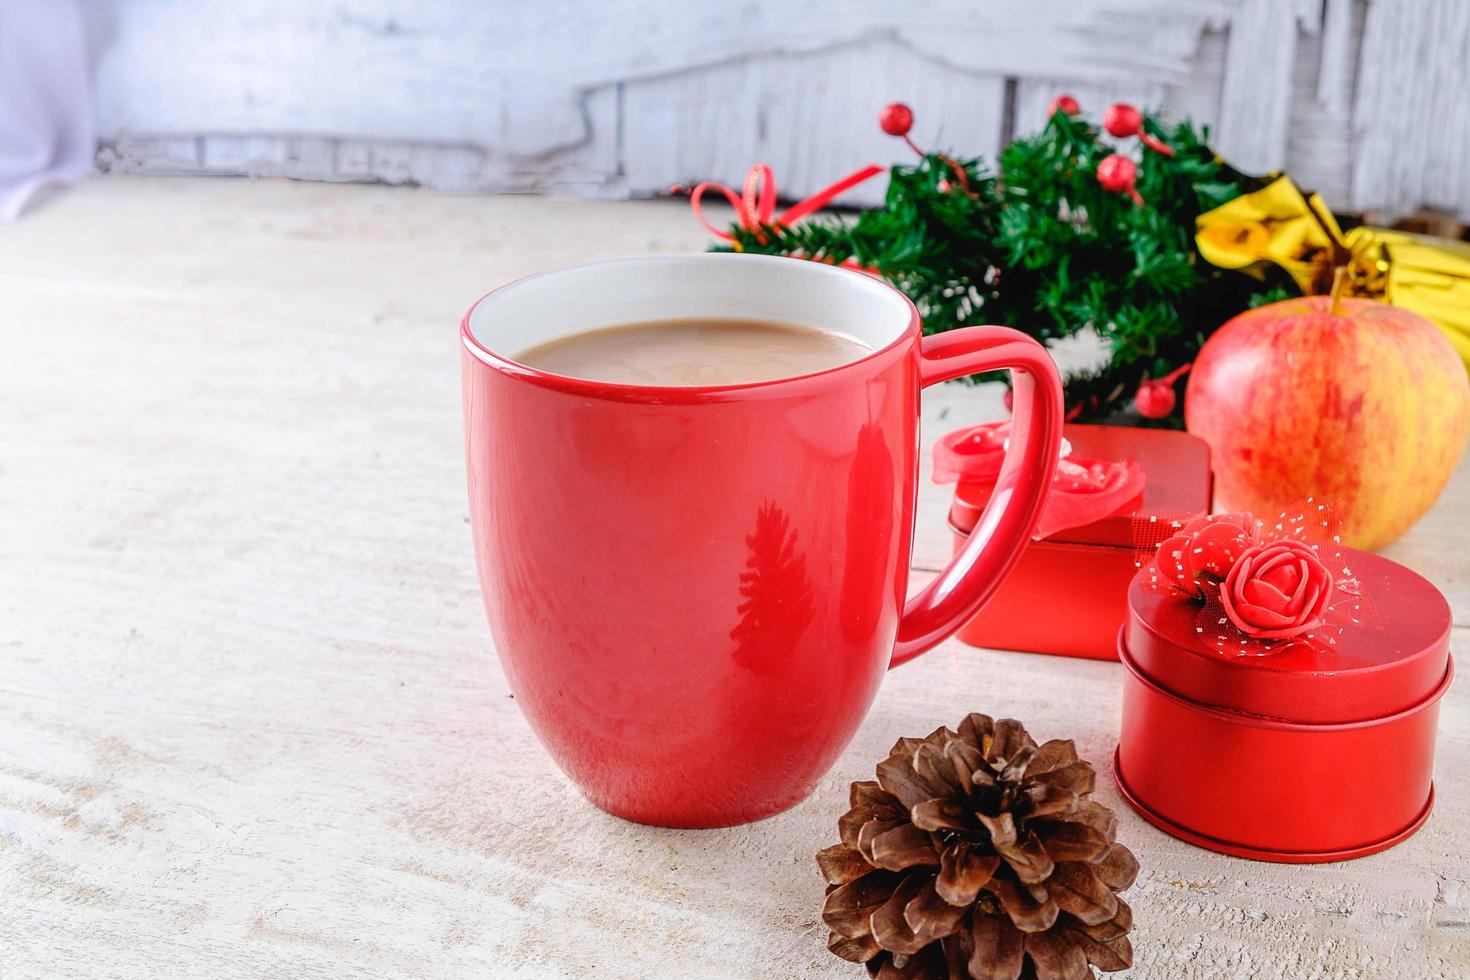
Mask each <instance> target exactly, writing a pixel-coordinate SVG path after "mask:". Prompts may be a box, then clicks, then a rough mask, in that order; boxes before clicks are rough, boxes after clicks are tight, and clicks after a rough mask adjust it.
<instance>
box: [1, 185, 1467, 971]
mask: <svg viewBox="0 0 1470 980" xmlns="http://www.w3.org/2000/svg"><path fill="white" fill-rule="evenodd" d="M704 244H705V239H704V236H703V233H702V232H701V230H700V229H699V228H698V226H697V225H696V224H695V223H694V222H693V220H692V219H691V218H690V217H689V215H688V213H687V211H686V210H685V209H684V208H683V207H681V206H679V205H676V204H672V203H667V202H665V203H656V202H648V203H637V204H635V203H620V204H612V203H601V204H599V203H581V202H572V201H566V200H558V199H528V198H488V197H453V196H447V195H440V194H435V193H430V192H425V191H415V190H410V189H402V188H396V189H390V188H383V187H362V186H327V185H303V184H286V183H275V182H265V181H243V180H202V179H194V180H159V179H141V178H120V177H111V178H103V179H99V180H94V181H91V182H88V183H85V184H83V185H82V186H81V187H79V188H77V189H76V190H74V191H73V192H71V193H68V194H66V195H64V196H62V197H60V198H59V199H57V200H55V201H53V202H51V203H50V204H49V205H48V206H46V207H44V208H42V209H40V210H38V211H37V212H36V213H34V214H33V215H31V216H30V217H28V218H26V219H25V220H23V221H21V222H19V223H18V224H14V225H9V226H4V227H0V332H3V333H0V339H3V347H0V976H3V977H5V978H7V980H11V978H28V977H102V976H106V977H124V978H151V977H164V976H252V977H258V976H271V977H298V978H312V977H339V976H352V977H394V976H456V977H457V976H474V977H485V976H494V977H499V976H506V977H511V976H514V977H530V978H553V977H578V976H593V975H595V976H599V977H614V978H623V977H627V978H636V977H653V976H674V977H685V976H687V977H702V978H703V977H774V978H779V977H832V978H841V977H849V978H856V977H860V976H863V973H862V971H861V968H858V967H855V966H853V965H851V964H846V963H843V962H841V961H839V960H837V959H836V958H834V957H832V956H831V955H830V954H828V953H827V952H826V950H825V949H824V947H823V939H824V930H823V929H822V927H821V925H820V923H819V920H818V915H817V913H818V910H819V908H820V905H821V900H822V882H821V879H820V877H819V876H818V874H817V871H816V867H815V865H814V863H813V861H812V854H813V853H814V852H815V851H816V850H817V849H818V848H820V847H822V846H824V845H826V844H828V843H830V842H831V841H833V840H835V839H836V838H835V834H836V818H837V816H838V815H839V814H840V813H841V812H842V810H843V808H844V803H845V797H846V787H847V784H848V783H849V782H850V781H852V780H854V779H860V778H867V777H869V776H870V775H871V772H872V767H873V764H874V763H875V762H876V761H877V760H878V759H879V758H880V757H881V756H882V755H883V754H884V752H885V751H886V749H887V748H888V746H889V745H890V744H891V743H892V741H893V740H894V738H895V737H897V736H898V735H905V734H908V735H913V734H923V733H927V732H929V731H930V730H932V729H933V728H935V727H936V726H938V725H940V724H946V723H948V724H953V723H956V722H958V721H959V719H960V718H961V717H962V716H963V715H964V714H965V713H966V712H968V711H972V710H979V711H986V712H989V713H992V714H995V715H998V716H1001V715H1008V716H1014V717H1017V718H1020V719H1022V720H1024V721H1025V722H1026V723H1027V724H1028V725H1029V726H1030V727H1031V729H1032V731H1033V732H1034V733H1035V734H1036V735H1037V736H1038V737H1041V738H1047V737H1053V736H1060V737H1072V738H1075V739H1076V740H1077V742H1078V746H1079V748H1080V750H1081V752H1082V753H1083V755H1084V756H1086V757H1087V758H1089V759H1091V760H1092V761H1093V763H1094V764H1095V765H1097V766H1098V768H1099V769H1100V770H1104V771H1105V770H1107V769H1108V768H1109V757H1110V753H1111V750H1112V747H1113V744H1114V740H1115V734H1116V732H1117V729H1118V710H1119V686H1120V676H1119V674H1120V668H1118V667H1117V666H1116V665H1113V664H1104V663H1091V662H1081V661H1074V660H1068V659H1062V658H1052V657H1044V656H1035V655H1023V654H1014V653H1005V652H996V651H982V650H975V649H970V648H967V647H964V646H961V645H959V644H957V643H954V642H950V643H947V644H945V645H944V646H943V647H941V648H940V649H939V650H937V651H936V652H934V653H932V654H930V655H928V656H926V657H925V658H923V659H922V660H920V661H918V662H917V663H915V664H913V665H911V666H906V667H904V668H903V669H901V670H899V671H896V672H895V673H894V674H893V676H892V677H890V678H889V679H888V682H887V684H886V685H885V687H884V689H883V691H882V692H881V694H880V695H879V697H878V700H877V702H876V704H875V705H874V706H873V709H872V712H871V714H870V716H869V718H868V720H867V721H866V723H865V724H864V725H863V727H862V729H861V730H860V731H859V733H858V735H857V737H856V738H855V739H854V741H853V744H852V745H851V746H850V748H849V749H848V750H847V751H846V752H845V753H844V755H843V756H842V758H841V760H840V761H839V762H838V763H837V765H836V766H835V767H834V768H833V770H832V771H831V773H830V774H829V775H828V776H827V777H826V779H825V780H824V781H823V782H822V784H821V786H820V788H819V789H818V790H817V792H816V793H815V794H814V795H813V796H812V797H811V798H810V799H808V800H807V801H805V802H803V803H802V804H800V805H798V806H796V807H795V808H793V809H792V810H790V811H788V812H787V813H784V814H782V815H780V816H778V817H775V818H772V819H770V820H767V821H764V822H762V823H759V824H756V825H753V826H747V827H737V828H732V829H728V830H716V831H670V830H660V829H655V828H650V827H642V826H637V825H633V824H629V823H625V822H623V821H620V820H617V819H614V818H612V817H609V816H606V815H604V814H602V813H600V812H599V811H597V810H595V809H594V808H593V807H592V806H591V805H589V804H588V803H586V802H584V801H583V800H582V799H581V798H580V797H579V796H578V795H577V793H576V792H575V791H574V790H573V789H572V787H571V786H570V785H569V784H568V783H567V781H566V780H565V779H564V778H563V777H562V776H561V775H560V774H559V773H558V772H557V770H556V769H555V768H554V767H553V765H552V764H551V762H550V760H549V759H548V758H547V757H546V755H545V754H544V753H543V752H542V750H541V748H540V747H539V746H538V744H537V743H536V741H535V739H534V738H533V737H532V735H531V733H530V731H529V730H528V729H527V727H526V724H525V722H524V721H523V720H522V718H521V715H520V713H519V712H518V710H517V708H516V705H515V701H514V700H513V699H512V697H511V696H510V693H509V691H508V690H507V688H506V684H505V680H504V678H503V676H502V674H501V672H500V668H499V666H498V665H497V663H496V660H495V657H494V655H493V652H492V650H491V648H490V641H489V632H488V629H487V628H486V625H485V621H484V615H483V612H482V608H481V603H480V598H479V594H478V586H477V584H476V581H475V574H474V565H473V561H472V557H471V551H470V536H469V529H468V527H467V526H466V525H467V517H466V503H465V486H464V473H463V461H462V448H461V441H460V440H461V429H460V418H459V412H460V408H459V380H458V370H459V369H458V360H457V356H458V352H457V339H456V325H457V321H458V317H459V315H460V314H461V312H462V311H463V310H464V309H465V308H466V307H467V306H468V305H469V303H470V302H471V301H473V300H474V299H475V298H476V296H478V295H479V294H480V293H482V292H484V291H485V290H486V289H488V288H489V287H491V286H493V285H495V284H497V283H499V282H501V281H504V280H505V279H507V278H509V277H512V276H515V275H518V274H521V273H525V272H530V271H533V270H537V269H541V268H544V267H547V266H553V265H560V264H566V263H571V262H577V261H583V260H588V259H594V258H600V257H608V256H616V255H625V254H631V253H640V252H655V251H673V250H687V249H696V248H701V247H703V245H704ZM1067 356H1068V357H1072V356H1079V357H1080V356H1085V351H1084V352H1073V353H1070V354H1068V355H1067ZM998 404H999V399H998V394H997V393H996V392H994V391H990V390H985V389H965V388H960V387H948V388H945V389H943V390H941V391H938V392H931V394H930V395H928V396H926V402H925V418H924V433H925V438H926V441H927V440H932V438H933V437H934V436H935V435H937V434H938V433H939V432H941V431H943V430H944V429H946V428H950V427H953V426H955V425H959V424H961V423H963V422H966V421H970V420H978V419H979V418H981V417H984V416H987V415H990V416H993V415H994V414H995V413H996V411H997V409H998ZM924 488H925V489H924V493H923V496H922V499H921V509H920V514H919V528H920V532H921V533H920V542H919V545H918V551H917V554H916V563H917V564H918V565H919V566H920V567H921V568H927V569H933V568H937V567H938V563H939V562H941V561H942V560H943V559H944V557H945V555H946V554H947V548H948V544H947V541H946V540H945V533H944V528H943V519H944V498H945V494H944V491H943V490H942V489H939V488H934V487H932V486H930V485H929V484H928V483H927V480H926V481H925V483H924ZM1467 516H1470V473H1467V471H1466V470H1465V469H1463V468H1462V470H1461V472H1460V474H1459V475H1458V477H1457V479H1456V481H1455V483H1454V484H1452V486H1451V488H1450V489H1449V490H1448V491H1447V492H1446V494H1445V496H1444V498H1443V499H1442V500H1441V501H1440V503H1439V505H1438V506H1437V508H1436V509H1435V510H1434V511H1433V512H1432V513H1431V514H1430V515H1429V516H1428V517H1427V518H1426V519H1425V520H1424V521H1423V522H1422V523H1421V524H1420V525H1419V526H1418V527H1416V528H1415V529H1414V530H1413V531H1412V532H1411V533H1410V534H1409V535H1408V536H1407V537H1406V538H1405V539H1403V540H1402V541H1401V542H1399V543H1398V544H1397V545H1395V546H1394V547H1393V548H1391V549H1390V551H1389V553H1390V554H1391V555H1392V556H1393V557H1395V558H1396V559H1398V560H1400V561H1402V562H1404V563H1406V564H1408V565H1410V566H1412V567H1414V568H1416V569H1418V570H1419V571H1421V572H1423V573H1424V574H1426V575H1428V576H1429V577H1430V578H1431V579H1433V580H1434V581H1435V582H1436V583H1437V584H1439V586H1440V587H1441V588H1443V589H1444V590H1445V591H1446V593H1447V594H1448V595H1449V596H1450V598H1451V601H1452V603H1453V604H1454V607H1455V612H1456V617H1457V622H1458V623H1459V624H1460V625H1459V626H1458V627H1457V628H1456V634H1455V642H1456V645H1457V646H1458V647H1459V648H1460V649H1461V650H1462V651H1463V650H1464V649H1466V640H1467V638H1470V632H1467V627H1466V625H1465V624H1467V623H1470V547H1467V546H1470V520H1467ZM923 576H924V573H923V572H920V573H918V575H917V576H916V579H922V577H923ZM1443 707H1444V710H1443V714H1442V718H1441V723H1440V726H1441V727H1440V743H1439V759H1438V769H1437V778H1438V792H1439V802H1438V807H1437V809H1436V812H1435V813H1434V815H1433V817H1432V818H1431V819H1430V821H1429V823H1428V824H1427V825H1426V826H1425V828H1424V829H1423V830H1422V831H1421V832H1420V833H1419V834H1418V835H1417V836H1415V837H1414V838H1412V839H1410V840H1409V841H1407V842H1406V843H1404V844H1403V845H1401V846H1399V847H1397V848H1395V849H1393V850H1391V851H1388V852H1386V853H1384V854H1380V855H1377V856H1374V857H1371V858H1367V859H1364V860H1360V861H1356V862H1352V863H1348V864H1337V865H1325V866H1315V867H1291V866H1280V865H1270V864H1258V863H1252V862H1248V861H1243V860H1237V859H1232V858H1227V857H1222V856H1219V855H1215V854H1211V853H1208V852H1205V851H1201V850H1198V849H1195V848H1193V847H1190V846H1189V845H1187V844H1183V843H1180V842H1178V841H1175V840H1173V839H1171V838H1169V837H1167V836H1165V835H1163V834H1161V833H1159V832H1157V831H1155V830H1153V829H1152V828H1151V827H1149V826H1147V825H1146V824H1144V823H1143V822H1142V821H1141V820H1139V819H1138V818H1136V817H1135V816H1134V815H1133V814H1132V813H1131V812H1130V811H1128V810H1127V808H1126V806H1125V805H1124V804H1123V803H1122V801H1121V800H1120V799H1119V796H1118V794H1117V792H1116V790H1115V789H1114V788H1113V786H1112V783H1111V780H1110V779H1107V778H1106V777H1105V778H1104V779H1102V780H1100V787H1099V791H1098V796H1099V797H1100V798H1101V799H1102V801H1103V802H1105V803H1108V804H1109V805H1112V806H1115V807H1118V808H1119V810H1120V816H1121V819H1122V825H1121V830H1120V837H1121V838H1122V839H1123V840H1124V841H1126V842H1127V843H1128V844H1129V845H1130V846H1131V847H1132V848H1133V849H1134V850H1135V851H1136V852H1137V854H1138V856H1139V858H1140V860H1141V862H1142V865H1143V873H1142V875H1141V877H1140V878H1139V881H1138V883H1137V884H1136V885H1135V886H1134V888H1133V889H1132V891H1131V892H1130V893H1129V898H1130V900H1131V901H1132V902H1133V904H1134V906H1135V908H1136V910H1137V929H1136V934H1135V946H1136V949H1137V960H1136V966H1135V967H1134V969H1133V971H1132V974H1131V975H1132V976H1135V977H1150V978H1154V977H1218V976H1225V977H1430V976H1464V975H1466V974H1467V972H1470V858H1467V857H1466V852H1467V849H1470V686H1467V685H1466V684H1465V683H1463V682H1462V683H1461V684H1459V685H1457V686H1456V687H1455V688H1454V689H1452V690H1451V691H1450V693H1449V695H1448V696H1447V697H1446V699H1445V701H1444V706H1443Z"/></svg>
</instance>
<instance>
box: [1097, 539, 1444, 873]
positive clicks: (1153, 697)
mask: <svg viewBox="0 0 1470 980" xmlns="http://www.w3.org/2000/svg"><path fill="white" fill-rule="evenodd" d="M1343 552H1344V553H1345V554H1346V555H1347V557H1348V560H1349V561H1350V562H1351V565H1352V569H1353V573H1354V574H1355V575H1356V576H1357V577H1358V580H1359V581H1360V582H1361V583H1362V591H1363V593H1364V594H1366V595H1367V596H1368V598H1369V599H1370V600H1371V601H1372V603H1373V608H1374V610H1375V612H1376V615H1377V618H1378V620H1379V624H1378V626H1377V627H1375V628H1361V627H1354V628H1349V629H1344V630H1343V631H1342V632H1341V635H1340V636H1339V637H1338V639H1337V645H1336V646H1335V647H1326V646H1323V645H1317V644H1297V645H1294V646H1292V647H1291V648H1290V649H1288V650H1285V651H1283V652H1280V653H1270V654H1267V655H1265V656H1227V655H1224V654H1221V653H1220V652H1218V650H1217V649H1216V648H1215V647H1213V646H1211V645H1210V644H1209V642H1208V641H1207V640H1205V639H1202V633H1201V630H1200V627H1199V607H1198V606H1197V605H1195V604H1194V603H1192V602H1190V601H1188V600H1187V599H1185V598H1183V597H1181V596H1179V595H1178V594H1172V595H1171V594H1167V593H1164V592H1161V591H1159V590H1156V589H1151V588H1149V586H1148V582H1147V579H1148V572H1147V570H1145V571H1143V572H1140V573H1139V574H1138V576H1137V577H1136V578H1135V580H1134V581H1133V583H1132V585H1131V586H1130V588H1129V592H1128V602H1129V612H1128V619H1127V622H1126V624H1125V625H1124V627H1123V630H1122V631H1121V634H1120V636H1119V651H1118V652H1119V655H1120V658H1121V659H1122V661H1123V665H1124V666H1125V667H1126V668H1127V671H1128V672H1127V676H1126V677H1125V679H1124V687H1123V730H1122V736H1121V738H1120V740H1119V744H1118V751H1117V758H1116V765H1115V767H1114V771H1115V774H1116V776H1117V780H1118V785H1119V787H1120V789H1121V790H1122V791H1123V795H1124V796H1125V797H1127V799H1128V801H1129V802H1130V803H1131V804H1132V805H1133V806H1134V807H1135V808H1136V809H1137V810H1138V811H1139V813H1140V814H1142V815H1143V816H1144V817H1145V818H1146V819H1147V820H1148V821H1149V822H1150V823H1153V824H1154V825H1156V826H1158V827H1159V828H1161V829H1163V830H1164V831H1166V832H1167V833H1169V834H1172V835H1173V836H1175V837H1178V838H1180V839H1182V840H1186V841H1189V842H1190V843H1192V844H1197V845H1199V846H1201V847H1205V848H1209V849H1210V850H1214V851H1220V852H1223V853H1225V854H1233V855H1236V856H1238V857H1249V858H1255V859H1257V860H1267V861H1283V862H1293V863H1305V862H1316V861H1339V860H1344V859H1347V858H1353V857H1360V856H1362V855H1365V854H1372V853H1374V852H1375V851H1380V850H1383V849H1384V848H1386V847H1391V846H1392V845H1394V844H1396V843H1398V842H1399V841H1401V840H1403V839H1404V838H1406V837H1408V836H1409V835H1410V834H1412V833H1414V831H1416V830H1418V829H1419V827H1420V826H1421V825H1422V824H1423V823H1424V821H1425V820H1426V819H1427V818H1428V816H1429V811H1430V808H1431V806H1432V805H1433V802H1434V789H1433V785H1432V782H1431V777H1432V770H1433V766H1434V739H1435V726H1436V722H1437V720H1438V717H1439V699H1440V696H1441V695H1443V694H1444V692H1445V690H1446V689H1447V688H1448V687H1449V684H1450V678H1451V675H1452V673H1453V662H1452V660H1451V658H1450V653H1449V637H1450V626H1451V619H1450V608H1449V604H1448V603H1447V602H1446V601H1445V598H1444V596H1443V595H1441V594H1440V592H1439V590H1438V589H1436V588H1435V587H1434V586H1433V585H1432V584H1430V583H1429V582H1428V581H1426V580H1425V579H1424V578H1422V577H1421V576H1419V575H1416V574H1415V573H1413V572H1411V571H1409V570H1408V569H1407V568H1404V567H1403V566H1402V565H1399V564H1397V563H1395V562H1393V561H1390V560H1389V559H1387V558H1383V557H1380V556H1378V555H1373V554H1368V553H1366V552H1359V551H1354V550H1352V549H1347V548H1344V549H1343Z"/></svg>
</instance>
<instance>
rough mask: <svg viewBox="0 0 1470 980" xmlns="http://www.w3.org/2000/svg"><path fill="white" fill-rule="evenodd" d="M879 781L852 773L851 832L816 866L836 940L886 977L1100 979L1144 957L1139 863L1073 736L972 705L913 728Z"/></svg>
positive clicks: (832, 945)
mask: <svg viewBox="0 0 1470 980" xmlns="http://www.w3.org/2000/svg"><path fill="white" fill-rule="evenodd" d="M877 775H878V781H877V782H871V781H869V782H857V783H853V784H852V809H850V810H848V812H847V813H846V814H844V815H843V817H842V819H841V820H839V821H838V822H837V827H838V830H839V832H840V834H841V836H842V843H841V844H834V845H833V846H831V847H829V848H827V849H825V850H823V851H821V852H820V853H819V854H818V855H817V864H818V865H820V866H821V869H822V874H823V875H824V876H826V879H827V882H828V884H829V886H830V887H829V888H828V889H827V901H826V903H825V905H824V906H823V908H822V920H823V921H824V922H826V923H827V926H828V927H829V928H830V929H831V930H832V933H831V935H830V936H829V938H828V940H827V948H828V949H830V950H831V951H832V952H833V953H835V954H837V955H838V956H840V957H842V958H843V959H846V960H851V961H853V962H855V963H864V964H866V965H867V968H868V972H869V973H871V974H873V975H875V976H877V977H880V978H881V980H890V978H892V980H898V978H913V980H918V978H925V977H933V978H936V980H963V978H965V977H970V978H973V980H1000V978H1009V980H1015V978H1017V977H1020V976H1022V975H1023V970H1024V971H1025V972H1024V975H1026V976H1035V977H1037V978H1039V980H1053V978H1054V980H1072V978H1079V977H1091V976H1092V970H1091V969H1089V967H1088V964H1089V963H1090V964H1092V966H1095V967H1097V968H1098V969H1100V970H1102V971H1104V972H1112V971H1115V970H1123V969H1127V967H1128V966H1130V965H1131V964H1132V962H1133V947H1132V945H1131V944H1130V943H1129V941H1128V931H1129V930H1130V929H1131V928H1132V926H1133V912H1132V910H1131V909H1129V908H1128V905H1127V904H1126V903H1125V902H1124V901H1123V900H1122V899H1121V898H1119V897H1118V896H1117V894H1116V893H1117V892H1120V891H1122V890H1123V889H1125V888H1127V887H1128V886H1129V885H1131V884H1132V883H1133V879H1134V878H1135V877H1136V876H1137V875H1138V861H1137V859H1135V858H1134V856H1133V854H1132V852H1130V851H1129V850H1128V848H1126V847H1124V846H1123V845H1122V844H1118V843H1116V842H1115V841H1114V835H1115V834H1116V832H1117V827H1118V818H1117V817H1116V816H1114V814H1113V812H1112V811H1111V810H1109V809H1108V808H1107V807H1105V806H1103V805H1102V804H1101V803H1096V802H1094V801H1092V800H1089V799H1087V796H1088V794H1090V793H1091V792H1092V789H1093V784H1094V781H1095V780H1096V773H1095V772H1093V769H1092V766H1091V765H1089V764H1088V763H1086V762H1084V761H1081V760H1079V759H1078V758H1077V750H1076V747H1075V746H1074V745H1073V744H1072V742H1071V740H1066V741H1062V740H1057V739H1054V740H1052V741H1049V742H1047V743H1046V744H1044V745H1042V746H1040V747H1039V748H1038V747H1037V745H1036V742H1035V741H1033V740H1032V738H1031V736H1030V735H1028V734H1026V729H1025V728H1023V727H1022V726H1021V724H1020V722H1017V721H1013V720H1011V719H1003V720H1001V721H999V722H992V721H991V720H990V718H988V717H986V716H985V715H980V714H972V715H970V716H969V717H968V718H966V719H965V720H964V721H963V722H962V723H961V724H960V730H959V732H958V733H955V732H952V731H950V730H949V729H948V728H941V729H939V730H938V731H936V732H934V734H932V735H930V736H929V737H928V738H924V739H915V738H901V739H899V740H898V742H897V743H895V744H894V746H893V750H892V752H891V753H890V754H889V756H888V758H887V759H886V760H884V761H883V762H882V763H880V764H879V765H878V771H877Z"/></svg>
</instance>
